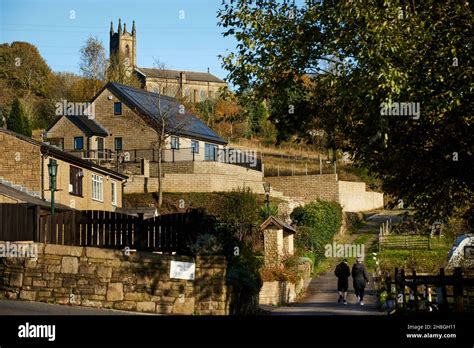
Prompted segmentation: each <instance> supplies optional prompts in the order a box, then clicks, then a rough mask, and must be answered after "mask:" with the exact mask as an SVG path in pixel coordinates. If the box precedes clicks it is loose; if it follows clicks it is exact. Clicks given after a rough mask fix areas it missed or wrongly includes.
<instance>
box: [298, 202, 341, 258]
mask: <svg viewBox="0 0 474 348" xmlns="http://www.w3.org/2000/svg"><path fill="white" fill-rule="evenodd" d="M291 218H292V220H293V222H294V223H295V224H296V225H298V233H297V234H296V235H295V245H296V247H297V249H299V250H300V252H302V254H304V255H306V256H307V255H308V254H312V255H314V261H315V262H320V261H322V260H323V259H324V257H325V256H324V251H325V248H324V246H325V245H326V244H329V243H331V242H332V239H333V237H334V235H335V234H336V233H337V232H338V231H339V229H340V228H341V224H342V207H341V206H340V204H338V203H335V202H325V201H320V200H316V201H314V202H311V203H310V204H307V205H306V206H304V207H297V208H295V209H294V210H293V213H291Z"/></svg>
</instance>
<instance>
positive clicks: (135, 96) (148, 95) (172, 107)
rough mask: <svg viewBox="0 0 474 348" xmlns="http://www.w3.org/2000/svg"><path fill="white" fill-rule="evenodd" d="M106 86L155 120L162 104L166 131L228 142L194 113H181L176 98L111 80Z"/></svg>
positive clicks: (145, 115) (216, 141) (205, 139)
mask: <svg viewBox="0 0 474 348" xmlns="http://www.w3.org/2000/svg"><path fill="white" fill-rule="evenodd" d="M105 88H109V89H110V90H111V91H113V92H115V93H116V94H117V97H118V98H119V99H120V100H121V101H122V102H124V103H125V104H127V105H128V106H129V107H130V108H131V109H132V110H135V111H136V112H137V113H138V114H139V115H140V116H142V117H145V118H147V117H148V118H151V119H152V121H155V122H156V121H159V120H160V116H159V115H160V112H159V109H158V105H160V108H161V115H166V116H165V117H166V118H167V120H166V128H165V132H166V133H168V134H174V135H179V136H186V137H189V138H193V139H198V140H203V141H209V142H212V143H216V144H227V141H226V140H224V139H223V138H221V137H220V136H219V135H218V134H217V133H216V132H214V131H213V130H212V129H211V128H209V127H208V126H207V125H206V124H205V123H204V122H203V121H201V120H200V119H199V118H197V117H196V116H194V115H193V114H191V113H189V112H187V111H185V112H184V113H180V111H181V110H180V107H181V104H180V103H179V102H178V101H177V100H176V99H174V98H171V97H168V96H164V95H158V94H157V93H152V92H148V91H146V90H143V89H136V88H133V87H130V86H125V85H121V84H118V83H115V82H109V83H108V84H107V85H106V86H105ZM158 101H159V102H158Z"/></svg>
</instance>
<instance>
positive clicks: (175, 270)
mask: <svg viewBox="0 0 474 348" xmlns="http://www.w3.org/2000/svg"><path fill="white" fill-rule="evenodd" d="M195 273H196V264H195V263H194V262H182V261H171V265H170V278H172V279H184V280H194V274H195Z"/></svg>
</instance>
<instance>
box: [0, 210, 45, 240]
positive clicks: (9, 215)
mask: <svg viewBox="0 0 474 348" xmlns="http://www.w3.org/2000/svg"><path fill="white" fill-rule="evenodd" d="M38 218H39V211H38V207H36V206H34V205H29V204H27V203H18V204H7V203H2V204H0V241H10V242H13V241H34V240H36V237H37V235H36V232H37V230H38V224H39V220H38Z"/></svg>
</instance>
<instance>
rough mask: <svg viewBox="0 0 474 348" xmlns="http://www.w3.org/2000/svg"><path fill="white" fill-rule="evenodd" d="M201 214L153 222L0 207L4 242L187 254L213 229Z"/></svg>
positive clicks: (0, 234) (90, 213)
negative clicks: (42, 214) (39, 212)
mask: <svg viewBox="0 0 474 348" xmlns="http://www.w3.org/2000/svg"><path fill="white" fill-rule="evenodd" d="M212 227H213V225H212V223H209V222H208V221H207V220H206V218H205V216H204V215H203V214H201V213H196V212H190V213H178V214H169V215H161V216H157V217H154V218H151V219H143V218H142V216H138V217H137V216H132V215H126V214H121V213H115V212H108V211H94V210H88V211H68V212H62V213H56V214H55V215H54V216H52V215H47V216H42V217H39V214H37V212H35V211H32V212H31V213H30V212H29V211H28V210H27V209H26V207H23V206H21V205H17V204H12V205H8V206H7V207H5V205H3V204H0V240H3V241H25V240H29V241H35V242H40V243H47V244H60V245H72V246H95V247H102V248H113V249H124V248H125V247H129V248H130V249H137V250H143V251H160V252H178V253H182V254H186V253H188V252H189V247H190V245H191V244H193V243H194V242H195V240H196V236H197V233H205V232H206V230H211V229H212Z"/></svg>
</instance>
